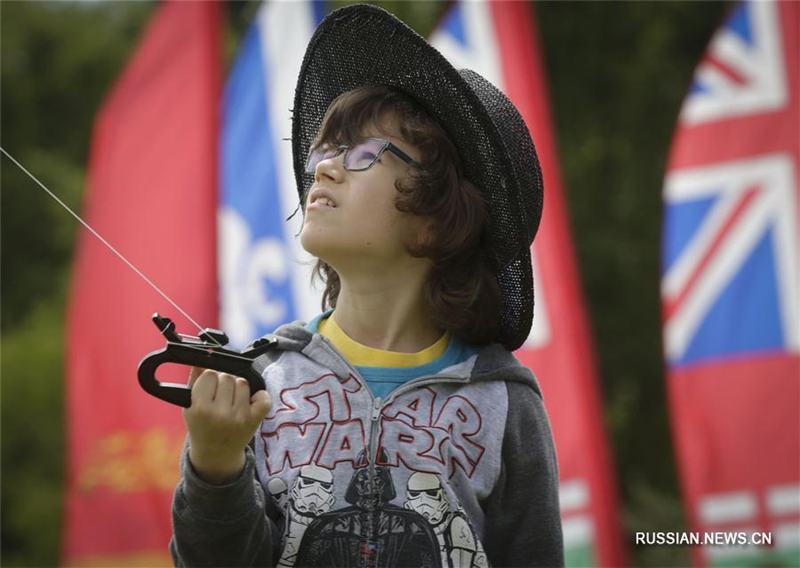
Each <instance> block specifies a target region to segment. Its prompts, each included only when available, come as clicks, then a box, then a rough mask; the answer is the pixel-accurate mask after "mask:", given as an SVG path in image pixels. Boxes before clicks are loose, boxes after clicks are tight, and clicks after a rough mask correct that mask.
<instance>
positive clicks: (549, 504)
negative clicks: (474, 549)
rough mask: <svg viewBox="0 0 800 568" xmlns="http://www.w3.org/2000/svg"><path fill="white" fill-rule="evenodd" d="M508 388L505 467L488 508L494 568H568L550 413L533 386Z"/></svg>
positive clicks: (487, 546)
mask: <svg viewBox="0 0 800 568" xmlns="http://www.w3.org/2000/svg"><path fill="white" fill-rule="evenodd" d="M506 385H507V387H508V417H507V422H506V430H505V435H504V438H503V451H502V456H503V458H502V466H501V471H500V475H499V477H498V479H497V483H496V484H495V486H494V489H493V491H492V493H491V494H490V495H489V497H488V498H487V500H486V501H485V502H484V504H483V506H484V510H485V512H486V538H485V541H484V545H485V549H486V554H487V556H488V557H489V562H490V563H491V564H492V566H563V565H564V549H563V541H562V534H561V516H560V512H559V505H558V467H557V464H556V453H555V448H554V446H553V436H552V433H551V431H550V423H549V421H548V418H547V413H546V412H545V409H544V404H543V403H542V399H541V396H540V395H539V394H538V393H537V392H536V391H535V390H534V389H533V388H532V387H531V386H530V385H527V384H523V383H511V382H509V383H506Z"/></svg>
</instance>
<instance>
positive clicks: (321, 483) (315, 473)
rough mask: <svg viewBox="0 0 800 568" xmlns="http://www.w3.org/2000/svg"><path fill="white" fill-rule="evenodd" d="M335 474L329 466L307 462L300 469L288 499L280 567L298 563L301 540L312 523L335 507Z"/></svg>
mask: <svg viewBox="0 0 800 568" xmlns="http://www.w3.org/2000/svg"><path fill="white" fill-rule="evenodd" d="M334 501H335V497H334V495H333V475H332V474H331V472H330V471H329V470H327V469H325V468H322V467H319V466H316V465H307V466H304V467H302V468H300V475H298V476H297V479H296V480H295V482H294V484H292V491H291V494H290V495H289V498H288V507H287V511H286V533H285V541H284V548H283V554H282V555H281V559H280V561H279V562H278V566H282V567H289V566H294V565H295V561H296V557H297V553H298V551H299V550H300V543H301V542H302V540H303V535H304V534H305V532H306V529H307V528H308V526H309V525H310V524H311V523H312V521H314V519H316V518H317V516H318V515H321V514H323V513H327V512H328V511H330V510H331V509H332V508H333V503H334Z"/></svg>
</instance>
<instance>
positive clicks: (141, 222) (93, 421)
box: [63, 2, 220, 565]
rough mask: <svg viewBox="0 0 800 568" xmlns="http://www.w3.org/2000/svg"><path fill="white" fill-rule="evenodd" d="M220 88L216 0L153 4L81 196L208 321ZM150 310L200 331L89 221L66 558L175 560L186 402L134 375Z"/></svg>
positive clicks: (74, 376)
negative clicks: (171, 401) (143, 385)
mask: <svg viewBox="0 0 800 568" xmlns="http://www.w3.org/2000/svg"><path fill="white" fill-rule="evenodd" d="M219 96H220V6H219V5H218V4H217V3H215V2H166V3H163V4H161V5H159V6H158V8H156V10H155V11H154V14H153V17H152V20H151V22H150V23H149V25H148V27H147V30H146V31H145V33H144V36H143V38H142V40H141V42H140V44H139V45H138V47H137V48H136V50H135V52H134V54H133V55H132V57H131V60H130V62H129V63H128V65H127V67H126V68H125V70H124V71H123V73H122V76H121V77H120V78H119V80H118V82H117V84H116V85H115V86H114V88H113V90H112V92H111V94H110V96H109V97H108V99H107V100H106V102H105V104H104V105H103V107H102V109H101V111H100V112H99V114H98V115H97V118H96V122H95V126H94V132H93V137H92V148H91V156H90V162H89V175H88V183H87V190H86V198H85V203H84V218H85V219H86V220H87V221H88V223H89V224H90V225H92V226H93V227H94V228H95V229H96V230H97V231H98V233H99V234H100V235H102V236H103V237H104V238H105V239H106V240H107V241H108V242H110V243H111V244H112V245H113V246H114V247H115V248H116V249H117V250H119V252H120V253H122V254H123V255H124V256H125V257H127V258H128V259H129V260H130V261H131V262H132V263H133V264H134V265H135V266H136V267H138V268H139V269H140V270H141V271H142V272H143V273H144V274H146V275H147V276H148V277H149V278H150V279H151V280H152V281H153V282H155V283H156V284H157V285H158V286H159V287H160V288H161V289H162V290H163V291H164V292H165V293H166V294H167V295H168V296H170V297H171V298H173V299H174V300H175V301H176V302H177V303H178V304H179V305H180V306H181V307H182V308H183V309H184V310H186V312H187V313H188V314H190V315H191V317H192V318H193V319H195V321H197V322H198V323H200V324H201V325H203V326H209V327H211V326H214V325H216V320H217V277H216V264H215V252H216V234H215V217H216V207H217V191H216V188H217V165H216V164H217V135H218V117H217V114H218V103H219ZM155 311H159V312H161V313H162V314H163V315H167V316H169V317H172V318H173V319H175V320H176V323H177V325H178V328H179V330H184V331H193V329H192V328H191V327H190V325H191V324H190V323H189V322H187V321H186V320H185V319H184V318H182V317H179V314H178V313H176V312H177V310H176V309H175V308H173V307H172V306H171V305H170V304H169V303H167V302H166V301H165V300H164V299H162V298H161V297H160V296H159V295H158V294H157V293H156V292H155V291H154V290H153V289H152V288H151V287H150V286H148V284H147V283H145V282H144V281H143V279H142V278H140V277H139V276H137V275H136V274H135V273H134V272H133V271H132V270H131V269H130V268H129V267H127V266H126V265H125V264H124V263H123V262H121V261H120V259H118V258H116V257H115V256H114V254H112V253H111V252H110V251H109V250H107V249H106V248H105V247H104V246H103V245H102V244H101V243H100V242H99V241H98V240H97V239H95V238H94V237H93V236H92V235H90V234H89V233H87V232H84V233H82V234H81V236H80V240H79V243H78V248H77V257H76V261H75V269H74V275H73V282H72V290H71V296H70V303H69V310H68V312H69V313H68V324H67V329H68V334H67V336H68V340H67V355H66V368H67V377H66V396H67V408H66V416H67V429H68V435H67V439H68V465H67V487H66V494H67V495H66V513H65V528H64V543H63V556H64V563H65V564H68V565H120V564H127V565H132V564H137V565H154V564H159V563H161V564H167V563H169V556H168V553H167V542H168V539H169V535H170V533H171V529H170V520H169V509H170V499H171V494H172V489H173V487H174V484H175V482H176V481H177V477H178V471H177V470H178V468H177V463H178V456H179V453H180V448H181V445H182V441H183V437H184V428H183V425H182V420H181V413H180V409H179V408H178V407H175V406H171V405H168V404H166V403H164V402H161V401H159V400H157V399H155V398H152V397H150V396H148V395H146V394H145V393H144V392H143V391H142V390H141V389H140V388H139V386H138V383H137V379H136V368H137V364H138V362H139V360H140V359H141V358H142V357H143V356H144V355H145V354H146V353H148V352H149V351H152V350H155V349H158V348H160V347H163V338H162V337H161V336H160V334H159V333H158V331H157V330H156V328H155V327H154V326H153V324H152V323H151V321H150V316H151V315H152V313H153V312H155ZM187 327H190V328H189V329H186V328H187ZM175 380H185V377H180V378H177V377H176V378H175Z"/></svg>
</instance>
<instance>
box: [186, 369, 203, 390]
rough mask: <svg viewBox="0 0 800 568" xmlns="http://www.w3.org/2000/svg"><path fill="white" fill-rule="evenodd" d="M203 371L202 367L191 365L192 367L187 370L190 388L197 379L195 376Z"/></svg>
mask: <svg viewBox="0 0 800 568" xmlns="http://www.w3.org/2000/svg"><path fill="white" fill-rule="evenodd" d="M203 371H204V369H202V368H200V367H192V369H191V370H190V371H189V387H190V388H191V387H193V386H194V383H195V381H197V377H199V376H200V375H201V373H202V372H203Z"/></svg>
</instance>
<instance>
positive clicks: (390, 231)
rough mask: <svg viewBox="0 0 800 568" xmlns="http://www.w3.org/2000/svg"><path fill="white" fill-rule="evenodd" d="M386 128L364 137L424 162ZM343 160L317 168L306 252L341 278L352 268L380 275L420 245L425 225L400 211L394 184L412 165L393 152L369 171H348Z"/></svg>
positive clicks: (304, 234) (302, 236)
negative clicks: (410, 246)
mask: <svg viewBox="0 0 800 568" xmlns="http://www.w3.org/2000/svg"><path fill="white" fill-rule="evenodd" d="M386 126H387V128H381V129H380V131H379V130H378V129H376V128H374V127H372V128H365V129H364V131H363V132H362V134H363V136H364V138H367V137H373V138H383V139H386V140H389V141H390V142H392V143H393V144H395V145H397V146H398V147H399V148H400V149H401V150H402V151H404V152H405V153H407V154H408V155H409V156H411V158H413V159H414V160H416V161H419V160H420V155H419V151H418V150H417V149H416V148H415V147H414V146H412V145H410V144H408V143H407V142H405V141H404V140H402V139H401V138H397V137H395V136H392V135H390V134H387V133H388V132H396V131H397V129H396V128H391V122H389V123H388V124H387V125H386ZM343 158H344V156H343V154H339V155H338V156H336V157H334V158H330V159H327V160H323V161H322V162H320V163H319V164H318V165H317V167H316V171H315V173H314V183H313V185H312V186H311V189H310V190H309V192H308V194H307V196H306V203H305V208H306V212H305V217H304V220H303V228H302V230H301V233H300V241H301V243H302V245H303V248H305V249H306V250H307V251H308V252H310V253H311V254H313V255H314V256H316V257H318V258H321V259H322V260H324V261H325V262H327V263H328V264H330V265H331V266H333V267H334V268H336V269H337V271H338V272H340V273H341V271H342V268H346V267H347V266H362V267H364V268H367V269H370V270H380V268H381V267H387V268H389V267H391V266H392V265H396V263H397V262H398V261H400V260H404V259H408V258H411V255H409V253H408V252H407V250H406V245H408V244H412V243H414V242H416V241H417V239H418V235H419V234H420V232H422V231H423V230H424V227H425V224H426V222H425V220H424V219H423V218H421V217H418V216H414V215H410V214H408V213H402V212H400V211H398V210H397V208H396V207H395V200H396V198H397V188H396V187H395V183H396V182H397V180H399V179H404V178H406V177H407V176H408V175H409V173H410V170H411V166H409V165H408V164H406V163H405V162H403V161H402V160H401V159H400V158H399V157H397V156H396V155H395V154H393V153H392V152H389V151H386V152H384V153H383V154H382V155H381V157H380V158H379V159H378V161H377V162H375V164H374V165H373V166H372V167H371V168H370V169H368V170H364V171H349V170H346V169H344V166H343V163H342V160H343ZM354 260H355V261H356V263H355V264H354V263H353V261H354Z"/></svg>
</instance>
